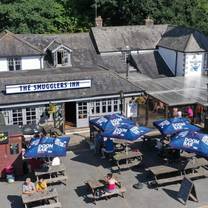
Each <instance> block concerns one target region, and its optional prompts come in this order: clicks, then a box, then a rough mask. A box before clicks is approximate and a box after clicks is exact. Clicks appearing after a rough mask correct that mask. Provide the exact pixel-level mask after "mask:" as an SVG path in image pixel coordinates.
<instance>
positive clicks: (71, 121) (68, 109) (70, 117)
mask: <svg viewBox="0 0 208 208" xmlns="http://www.w3.org/2000/svg"><path fill="white" fill-rule="evenodd" d="M65 124H66V127H76V102H70V103H65Z"/></svg>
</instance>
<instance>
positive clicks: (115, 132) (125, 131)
mask: <svg viewBox="0 0 208 208" xmlns="http://www.w3.org/2000/svg"><path fill="white" fill-rule="evenodd" d="M150 131H151V129H150V128H147V127H143V126H140V127H138V126H133V125H128V124H123V125H121V126H118V127H115V128H113V129H106V130H105V131H104V132H103V133H102V136H103V137H108V138H117V139H123V140H126V141H131V142H132V141H135V140H137V139H140V138H141V137H142V136H143V135H144V134H146V133H148V132H150Z"/></svg>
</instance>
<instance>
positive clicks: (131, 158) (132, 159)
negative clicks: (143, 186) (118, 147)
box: [113, 150, 142, 172]
mask: <svg viewBox="0 0 208 208" xmlns="http://www.w3.org/2000/svg"><path fill="white" fill-rule="evenodd" d="M113 159H114V161H115V162H116V166H117V167H118V170H119V172H120V171H121V169H126V168H131V167H134V166H137V165H138V164H139V163H140V162H141V160H142V153H141V152H140V151H139V150H136V151H132V150H131V151H128V152H118V153H116V154H115V155H114V156H113ZM122 162H123V163H122Z"/></svg>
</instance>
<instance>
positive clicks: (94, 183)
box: [87, 179, 105, 189]
mask: <svg viewBox="0 0 208 208" xmlns="http://www.w3.org/2000/svg"><path fill="white" fill-rule="evenodd" d="M87 184H88V185H89V186H90V188H91V189H97V188H102V187H103V186H105V184H104V183H101V182H100V180H95V179H94V180H93V179H91V180H88V181H87Z"/></svg>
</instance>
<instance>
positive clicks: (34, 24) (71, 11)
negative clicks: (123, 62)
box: [0, 0, 208, 34]
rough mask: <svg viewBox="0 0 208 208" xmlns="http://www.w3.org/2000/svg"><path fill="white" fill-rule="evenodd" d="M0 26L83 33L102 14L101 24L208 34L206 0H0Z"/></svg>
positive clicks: (37, 31) (15, 29)
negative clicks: (181, 28) (151, 21)
mask: <svg viewBox="0 0 208 208" xmlns="http://www.w3.org/2000/svg"><path fill="white" fill-rule="evenodd" d="M0 2H1V3H0V29H1V30H3V29H9V30H11V31H13V32H16V33H17V32H21V33H22V32H25V33H26V32H31V33H57V32H83V31H87V30H89V28H90V27H92V26H93V25H94V19H95V16H96V15H98V16H99V15H101V16H102V18H103V22H104V25H106V26H110V25H134V24H144V19H146V18H147V17H148V16H149V17H151V18H153V19H154V22H155V23H156V24H173V25H184V26H188V27H193V28H197V29H199V30H201V31H204V32H205V33H206V34H208V24H206V21H207V19H208V1H207V0H1V1H0Z"/></svg>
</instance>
